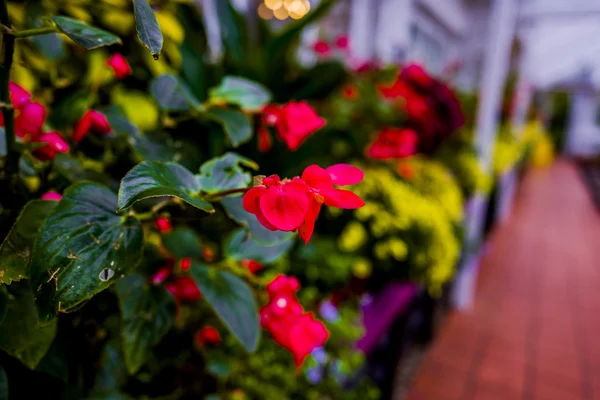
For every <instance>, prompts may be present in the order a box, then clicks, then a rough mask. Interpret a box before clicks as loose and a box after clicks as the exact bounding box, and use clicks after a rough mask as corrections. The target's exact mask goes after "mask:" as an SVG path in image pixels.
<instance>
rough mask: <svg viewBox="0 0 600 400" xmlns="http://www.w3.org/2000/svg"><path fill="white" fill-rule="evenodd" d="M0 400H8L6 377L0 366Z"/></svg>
mask: <svg viewBox="0 0 600 400" xmlns="http://www.w3.org/2000/svg"><path fill="white" fill-rule="evenodd" d="M0 400H8V377H7V376H6V371H4V368H2V366H1V365H0Z"/></svg>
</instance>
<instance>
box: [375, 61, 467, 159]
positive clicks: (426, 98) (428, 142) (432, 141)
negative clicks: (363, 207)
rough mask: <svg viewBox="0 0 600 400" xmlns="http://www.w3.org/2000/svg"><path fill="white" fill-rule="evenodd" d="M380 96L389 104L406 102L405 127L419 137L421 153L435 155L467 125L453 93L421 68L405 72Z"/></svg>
mask: <svg viewBox="0 0 600 400" xmlns="http://www.w3.org/2000/svg"><path fill="white" fill-rule="evenodd" d="M379 92H380V93H381V95H382V96H383V97H384V98H385V99H387V100H391V101H396V100H402V102H403V105H404V110H405V112H406V114H407V122H406V126H405V127H406V128H408V129H412V130H413V131H414V132H416V133H417V134H418V150H419V151H422V152H431V151H432V150H434V149H435V148H436V147H437V146H438V145H439V143H440V141H441V140H442V139H443V138H446V137H448V136H450V135H451V134H452V133H453V132H454V131H456V130H457V129H458V128H460V127H461V126H463V124H464V122H465V120H464V116H463V113H462V110H461V107H460V103H459V101H458V100H457V98H456V96H455V95H454V93H453V92H452V90H451V89H450V88H449V87H448V86H447V85H446V84H445V83H443V82H441V81H439V80H437V79H435V78H433V77H431V76H430V75H429V74H427V72H426V71H425V70H424V69H423V68H421V67H420V66H418V65H415V64H412V65H409V66H407V67H406V68H404V69H403V70H402V72H401V73H400V74H399V76H398V77H397V79H396V80H395V81H394V82H393V83H392V85H391V86H380V87H379ZM382 133H383V132H382ZM388 134H389V132H388ZM377 141H379V139H377V140H376V142H377ZM386 141H388V142H389V141H390V140H389V139H386ZM392 142H393V141H392ZM390 152H391V150H390ZM388 153H389V152H388ZM386 154H387V153H386ZM372 157H376V158H379V157H377V156H373V155H372Z"/></svg>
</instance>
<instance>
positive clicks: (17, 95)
mask: <svg viewBox="0 0 600 400" xmlns="http://www.w3.org/2000/svg"><path fill="white" fill-rule="evenodd" d="M8 89H9V91H10V101H12V103H13V107H14V108H15V109H21V108H23V106H25V105H26V104H27V103H29V102H30V101H31V94H30V93H29V92H28V91H27V90H25V89H23V88H22V87H21V86H19V85H17V84H16V83H13V82H10V83H9V84H8Z"/></svg>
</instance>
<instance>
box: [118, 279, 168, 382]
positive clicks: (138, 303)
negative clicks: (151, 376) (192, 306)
mask: <svg viewBox="0 0 600 400" xmlns="http://www.w3.org/2000/svg"><path fill="white" fill-rule="evenodd" d="M117 295H118V297H119V306H120V308H121V318H122V327H121V340H122V343H123V354H124V355H125V365H126V366H127V370H128V371H129V373H130V374H135V373H136V372H137V371H138V370H139V369H140V367H141V366H142V365H144V363H145V362H146V360H147V358H148V356H149V355H150V354H151V352H152V348H153V347H154V346H155V345H157V344H158V342H159V341H160V339H162V338H163V336H164V335H166V334H167V332H168V331H169V330H170V329H171V327H172V326H173V320H174V316H175V311H176V310H175V308H176V305H175V299H174V297H173V296H172V295H171V294H170V293H168V292H167V291H166V290H165V289H164V288H163V287H159V286H154V285H152V286H150V285H148V284H147V283H146V279H144V277H143V276H141V275H138V274H133V275H129V276H128V277H126V278H125V279H123V280H121V281H119V283H118V284H117Z"/></svg>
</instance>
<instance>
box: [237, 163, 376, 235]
mask: <svg viewBox="0 0 600 400" xmlns="http://www.w3.org/2000/svg"><path fill="white" fill-rule="evenodd" d="M363 177H364V173H363V171H362V170H361V169H359V168H357V167H354V166H352V165H348V164H336V165H333V166H331V167H329V168H327V169H323V168H321V167H319V166H318V165H311V166H309V167H307V168H306V169H305V170H304V172H303V173H302V177H295V178H293V179H283V180H282V179H281V178H279V176H277V175H272V176H269V177H266V178H263V179H262V182H261V185H259V186H255V187H253V188H252V189H250V190H249V191H248V192H246V194H245V195H244V198H243V205H244V209H245V210H246V211H247V212H249V213H251V214H254V215H255V216H256V218H257V219H258V221H259V222H260V223H261V224H262V225H263V226H264V227H266V228H267V229H270V230H273V231H274V230H280V231H287V232H291V231H296V230H298V233H299V235H300V237H301V238H302V239H304V242H305V243H308V241H309V240H310V237H311V236H312V234H313V231H314V228H315V222H316V220H317V217H318V216H319V212H320V211H321V206H322V205H323V204H326V205H328V206H331V207H337V208H343V209H356V208H360V207H362V206H364V205H365V203H364V201H363V200H362V199H361V198H360V197H358V196H357V195H355V194H354V193H352V192H351V191H349V190H344V189H338V188H336V187H335V186H336V185H337V186H345V185H354V184H357V183H360V182H361V181H362V179H363Z"/></svg>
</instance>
